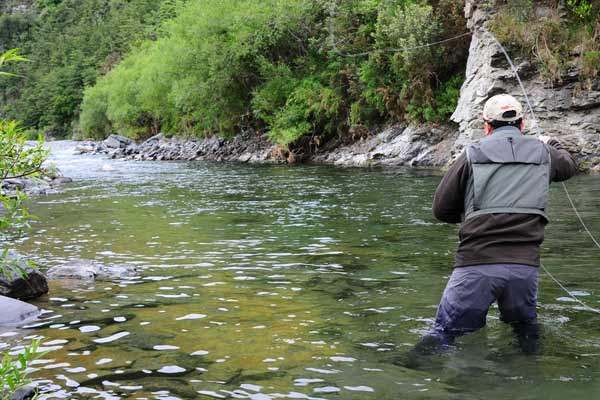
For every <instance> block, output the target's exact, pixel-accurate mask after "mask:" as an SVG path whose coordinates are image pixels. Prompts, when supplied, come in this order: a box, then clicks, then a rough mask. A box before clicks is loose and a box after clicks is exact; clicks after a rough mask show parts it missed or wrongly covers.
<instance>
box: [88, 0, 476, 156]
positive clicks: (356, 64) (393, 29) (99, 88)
mask: <svg viewBox="0 0 600 400" xmlns="http://www.w3.org/2000/svg"><path fill="white" fill-rule="evenodd" d="M462 7H463V2H462V1H451V0H441V1H431V2H425V1H411V0H392V1H390V0H388V1H381V0H347V1H343V2H342V4H341V5H339V6H334V5H333V3H332V2H330V1H314V0H312V1H309V0H296V1H290V0H266V1H259V0H224V1H220V2H218V3H217V2H210V1H195V2H189V3H188V4H186V5H185V6H183V7H182V8H181V10H180V13H179V16H178V17H176V18H175V19H173V20H172V21H168V22H167V23H165V24H164V25H163V26H162V27H163V29H164V32H165V34H164V35H163V36H162V37H160V38H159V39H158V40H156V41H147V42H145V43H143V44H142V45H141V46H139V48H137V49H136V50H135V51H134V52H132V53H131V54H129V55H128V56H127V57H126V58H125V59H124V60H123V62H122V63H121V64H120V65H119V66H118V67H117V68H115V69H114V70H113V71H111V73H109V74H108V75H107V76H106V77H104V78H103V79H101V80H100V81H99V82H98V84H97V85H96V86H94V87H91V88H89V89H88V90H87V91H86V94H85V98H84V101H83V106H82V114H81V126H82V128H83V130H84V131H85V132H86V133H88V134H89V135H91V136H94V137H104V136H106V135H107V134H108V133H110V132H112V131H119V132H122V133H125V134H127V135H129V136H133V137H145V136H148V135H151V134H153V133H156V132H158V131H159V130H161V131H165V132H170V133H184V134H195V135H203V134H214V133H217V134H220V135H223V136H227V135H231V134H233V133H236V132H239V131H244V130H248V129H252V130H254V131H257V132H263V131H265V132H268V133H269V136H270V137H271V138H272V140H274V141H276V142H278V143H280V144H282V145H288V144H290V143H296V142H297V141H298V139H299V138H302V137H307V138H308V137H311V138H314V137H315V136H322V135H325V136H332V135H338V136H342V135H344V134H345V133H347V132H348V131H350V130H351V128H352V127H363V128H365V127H366V128H370V127H372V126H376V125H377V124H380V123H384V122H387V121H389V120H411V121H441V120H445V119H446V118H447V117H448V116H449V114H450V113H451V112H452V110H453V108H454V106H455V104H456V101H457V97H458V88H459V87H460V84H461V78H460V77H461V76H462V74H463V70H462V69H463V68H464V62H465V60H466V55H467V47H468V42H469V39H468V38H462V39H460V40H457V41H454V42H450V43H447V44H445V45H443V46H437V47H426V48H421V49H418V50H414V51H406V52H388V51H381V50H378V49H387V48H391V47H393V48H398V47H407V46H416V45H421V44H424V43H427V42H430V41H435V40H439V39H440V38H446V37H449V36H453V35H456V34H459V33H463V32H464V31H465V21H464V19H463V16H462ZM332 15H333V17H332ZM332 41H333V42H334V43H335V48H337V50H338V51H335V48H334V46H333V43H332ZM370 50H373V51H372V52H371V53H369V54H368V55H364V56H359V57H354V56H347V55H342V54H340V53H342V52H343V53H355V52H364V51H370Z"/></svg>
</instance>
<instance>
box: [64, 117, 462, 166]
mask: <svg viewBox="0 0 600 400" xmlns="http://www.w3.org/2000/svg"><path fill="white" fill-rule="evenodd" d="M457 137H458V130H457V129H456V128H454V127H449V126H433V125H425V126H419V127H412V126H408V127H406V126H404V125H400V124H397V125H392V126H390V127H388V128H386V129H384V130H383V131H381V132H380V133H377V134H372V135H368V136H367V135H364V136H362V137H359V138H357V140H355V141H353V142H352V143H343V142H340V141H338V140H336V139H331V140H329V141H328V142H326V143H323V144H322V145H319V144H316V143H314V142H312V143H307V144H306V145H305V146H303V147H302V148H301V149H294V150H292V151H288V150H286V149H284V148H282V147H281V146H279V145H277V144H273V143H272V142H270V141H269V140H268V138H266V137H265V136H257V135H254V134H239V135H237V136H235V137H233V138H232V139H221V138H217V137H215V136H213V137H209V138H205V139H197V138H189V139H183V138H180V137H177V136H175V137H172V138H167V137H166V136H164V135H163V134H159V135H156V136H153V137H151V138H149V139H147V140H146V141H144V142H143V143H141V144H136V143H135V142H134V141H132V140H131V139H129V138H126V137H124V136H120V135H115V134H113V135H111V136H109V137H108V138H107V139H106V140H104V141H101V142H94V141H83V142H81V143H80V144H79V145H78V146H77V147H76V149H75V152H76V154H104V155H107V156H108V157H109V158H111V159H126V160H136V161H194V160H205V161H217V162H223V161H228V162H238V163H249V164H288V165H293V164H299V163H302V164H313V165H335V166H339V167H362V168H365V167H399V166H410V167H438V168H440V167H444V166H446V165H447V164H448V162H449V161H450V160H451V159H452V158H453V156H454V152H453V146H454V142H455V141H456V138H457Z"/></svg>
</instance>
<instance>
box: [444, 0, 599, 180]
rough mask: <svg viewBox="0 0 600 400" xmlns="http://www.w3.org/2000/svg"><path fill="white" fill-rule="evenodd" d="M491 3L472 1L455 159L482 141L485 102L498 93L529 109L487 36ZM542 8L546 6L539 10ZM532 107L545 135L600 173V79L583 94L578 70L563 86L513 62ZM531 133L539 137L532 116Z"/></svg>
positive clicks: (526, 65) (468, 7) (521, 62)
mask: <svg viewBox="0 0 600 400" xmlns="http://www.w3.org/2000/svg"><path fill="white" fill-rule="evenodd" d="M489 3H490V2H489V1H486V0H467V1H466V2H465V15H466V17H467V20H468V28H469V29H470V30H471V32H473V35H472V41H471V47H470V50H469V59H468V62H467V68H466V79H465V82H464V84H463V86H462V88H461V96H460V100H459V103H458V106H457V108H456V110H455V112H454V114H453V115H452V120H453V121H454V122H456V123H458V124H459V135H458V137H457V140H456V142H455V144H454V149H453V154H454V155H457V154H459V153H460V152H461V150H462V149H463V148H464V146H465V145H467V144H469V143H471V142H472V141H473V140H476V139H479V138H480V137H481V136H482V133H483V129H482V128H483V124H482V121H481V114H482V110H483V105H484V103H485V101H486V100H487V99H488V98H490V97H491V96H493V95H495V94H499V93H509V94H511V95H514V96H515V97H516V98H518V99H519V100H520V101H521V102H522V103H523V105H524V106H525V104H526V102H525V97H524V95H523V93H522V90H521V89H520V87H519V84H518V81H517V79H516V78H515V75H514V73H513V71H512V70H511V68H510V65H509V63H508V62H507V60H506V58H505V57H504V55H503V54H502V52H501V49H500V47H499V46H498V45H497V44H496V42H495V41H494V38H493V37H492V36H491V34H490V33H489V32H488V27H489V22H490V20H491V19H492V18H493V16H494V11H493V7H490V6H489V5H488V4H489ZM537 7H538V8H540V7H542V6H537ZM514 63H515V65H516V68H517V71H518V73H519V76H520V77H521V79H522V80H523V84H524V87H525V91H526V93H527V95H528V96H529V100H530V102H531V106H532V108H533V110H534V113H535V115H536V117H537V118H538V120H539V122H540V126H541V129H542V130H543V132H544V134H546V135H549V136H553V137H557V138H558V139H560V140H561V141H562V142H563V143H565V145H566V147H567V148H568V149H569V150H570V151H571V152H572V153H573V154H576V158H577V159H578V161H579V162H580V164H581V167H582V168H583V169H592V170H596V171H599V170H600V78H596V79H595V80H594V82H593V84H592V88H591V90H588V91H578V90H577V82H578V81H579V73H580V71H578V70H577V69H573V70H570V71H568V73H567V74H566V75H565V76H563V77H562V83H561V84H560V86H552V85H551V84H549V83H547V82H544V81H543V80H542V79H541V78H540V77H539V76H538V75H537V74H536V71H535V68H534V67H533V66H532V65H531V64H530V63H529V62H528V61H524V60H514ZM526 118H527V119H528V121H527V122H528V124H527V125H528V130H529V132H530V133H536V132H537V128H535V127H534V124H533V119H532V117H531V114H530V113H528V114H527V117H526Z"/></svg>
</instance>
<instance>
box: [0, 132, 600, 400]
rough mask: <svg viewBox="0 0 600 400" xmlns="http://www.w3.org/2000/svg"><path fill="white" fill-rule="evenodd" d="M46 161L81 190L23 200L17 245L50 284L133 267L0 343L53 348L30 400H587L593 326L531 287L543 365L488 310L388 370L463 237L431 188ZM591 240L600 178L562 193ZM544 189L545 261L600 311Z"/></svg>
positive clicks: (412, 176) (597, 292) (561, 208)
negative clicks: (455, 334) (438, 215)
mask: <svg viewBox="0 0 600 400" xmlns="http://www.w3.org/2000/svg"><path fill="white" fill-rule="evenodd" d="M71 146H72V145H71V144H68V143H67V144H64V143H63V144H55V145H54V147H55V152H54V154H53V156H52V157H53V159H54V162H55V163H56V164H57V165H58V167H59V168H61V170H63V172H64V173H65V174H66V175H67V176H70V177H73V178H74V179H75V182H74V183H73V184H70V185H67V186H65V187H63V188H61V191H60V192H59V193H56V194H52V195H49V196H45V197H36V198H34V199H33V200H32V201H31V211H32V212H33V213H34V214H36V215H38V216H39V220H37V221H34V222H33V223H32V229H31V230H29V231H28V232H26V234H25V235H21V236H18V237H16V238H15V239H14V241H13V246H14V247H16V248H17V249H18V251H20V252H21V253H23V254H27V255H28V256H30V257H32V258H34V259H35V260H36V261H38V262H39V263H40V265H41V266H42V269H45V268H48V267H51V266H53V265H56V264H60V263H62V262H64V261H65V260H69V259H77V258H84V259H94V260H98V261H100V262H103V263H115V264H128V265H134V266H137V267H138V268H139V274H138V276H135V277H132V278H128V279H123V280H119V281H116V282H98V281H97V282H93V283H89V282H87V283H86V282H52V283H51V291H50V294H49V295H48V296H47V297H43V298H41V299H39V300H37V301H36V302H35V304H36V305H38V306H40V307H42V308H44V309H45V310H47V313H46V314H44V320H43V321H42V322H41V323H40V324H37V326H31V327H29V328H27V329H22V330H14V329H12V330H4V331H0V348H1V349H2V350H3V351H9V352H11V353H17V352H18V351H19V346H20V345H22V344H24V343H28V342H29V341H30V340H31V339H32V338H43V343H44V344H43V346H44V347H45V348H47V349H48V350H51V351H50V352H49V353H48V354H47V355H45V356H44V357H43V358H42V360H40V361H38V362H37V363H36V365H34V367H35V368H37V369H38V370H37V371H35V372H34V374H33V376H34V377H35V378H36V379H38V380H39V383H40V385H42V387H43V389H44V391H45V394H44V395H43V396H42V398H69V397H70V398H105V399H110V398H115V399H117V398H140V399H144V398H146V399H177V398H179V399H190V398H250V399H271V398H321V399H331V398H343V399H398V398H402V399H479V398H486V399H506V398H510V397H513V398H519V399H564V398H566V397H569V398H570V399H590V398H596V397H597V396H598V394H599V393H600V316H599V315H597V314H594V313H591V312H589V311H585V310H582V309H581V307H578V306H577V304H576V303H573V302H571V301H568V300H569V299H568V298H567V296H566V294H565V293H564V292H562V291H561V290H560V289H559V288H558V287H557V286H556V285H555V284H554V283H553V282H551V281H550V279H549V278H547V277H546V276H544V275H541V282H540V295H539V299H540V307H539V314H540V319H541V321H542V323H543V331H544V338H543V341H542V352H541V354H540V355H537V356H524V355H522V354H520V352H519V351H518V349H517V347H516V346H515V343H514V340H513V338H512V336H511V332H510V329H509V328H508V327H506V326H505V325H503V324H502V323H500V322H499V321H498V319H497V312H496V311H495V310H492V311H491V313H490V316H489V318H488V326H487V328H485V329H484V330H482V331H480V332H478V333H476V334H473V335H469V336H467V337H464V338H462V339H460V340H459V341H458V344H457V348H456V349H455V350H454V351H452V352H450V353H448V354H445V355H442V356H436V357H431V358H428V359H426V360H424V361H423V365H421V366H420V367H419V368H416V369H410V368H405V367H403V366H401V364H400V363H398V362H396V363H395V361H398V360H399V359H402V355H403V354H404V353H405V352H406V351H407V350H408V349H410V347H411V346H412V345H413V344H414V343H416V342H417V340H418V339H419V337H420V335H422V334H423V333H424V332H426V331H427V330H428V329H429V328H430V327H431V324H432V319H433V316H434V314H435V309H436V306H437V302H438V301H439V298H440V296H441V292H442V290H443V287H444V285H445V282H446V280H447V277H448V274H449V273H450V272H451V269H450V267H451V264H452V258H453V250H454V248H455V246H456V241H457V239H456V232H457V230H456V227H454V226H449V225H445V224H441V223H437V222H436V221H435V220H434V219H433V218H432V216H431V208H430V205H431V199H432V194H433V191H434V189H435V187H436V185H437V183H438V182H439V180H440V174H439V173H438V172H435V171H427V170H425V171H424V170H404V169H402V170H394V171H382V170H374V171H368V170H360V169H338V168H333V167H323V166H299V167H293V168H290V167H284V166H249V165H236V164H214V163H160V162H127V161H112V160H106V159H104V158H100V157H92V156H79V157H73V156H71V155H70V154H71V152H72V149H71ZM568 187H569V189H570V191H571V192H572V194H573V196H574V199H575V201H576V203H577V206H578V207H579V209H580V211H581V212H582V215H583V216H584V218H585V219H586V222H587V223H588V224H589V227H590V228H591V229H592V230H593V231H594V232H597V233H598V235H600V216H598V213H597V210H598V205H599V204H600V200H599V199H600V197H599V196H598V194H599V193H600V177H593V176H583V177H577V178H576V179H573V180H572V181H570V182H569V183H568ZM561 190H562V189H561V188H560V186H558V185H555V187H554V188H553V191H552V199H551V201H552V205H553V207H552V210H551V216H552V220H553V221H552V224H551V225H550V226H549V229H548V230H547V241H546V242H545V244H544V251H543V257H544V263H545V264H546V265H547V267H548V268H549V269H550V270H551V271H553V272H554V273H555V275H556V276H557V277H558V278H559V279H560V280H561V281H562V282H563V283H564V284H565V285H567V287H568V288H569V289H570V290H573V291H576V293H577V294H579V295H580V296H581V299H582V300H584V301H586V302H587V303H588V304H589V305H591V306H592V307H600V282H599V281H598V279H597V278H598V276H600V273H599V271H600V250H599V249H595V248H594V247H593V244H592V243H591V241H590V240H589V239H588V238H586V236H585V235H584V234H583V233H582V232H581V229H580V227H579V225H578V222H577V220H576V219H575V216H574V215H573V213H572V211H571V210H570V208H568V202H567V200H566V198H565V196H564V194H563V193H562V191H561Z"/></svg>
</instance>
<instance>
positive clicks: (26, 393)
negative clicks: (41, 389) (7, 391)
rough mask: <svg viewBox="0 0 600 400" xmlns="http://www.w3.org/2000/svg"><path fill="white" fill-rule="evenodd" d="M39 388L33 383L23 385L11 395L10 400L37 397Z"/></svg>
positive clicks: (25, 399)
mask: <svg viewBox="0 0 600 400" xmlns="http://www.w3.org/2000/svg"><path fill="white" fill-rule="evenodd" d="M36 394H37V388H36V387H35V386H32V385H27V386H23V387H21V388H19V389H17V390H15V392H14V393H13V394H12V395H11V396H10V398H9V400H30V399H33V398H35V395H36Z"/></svg>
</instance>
